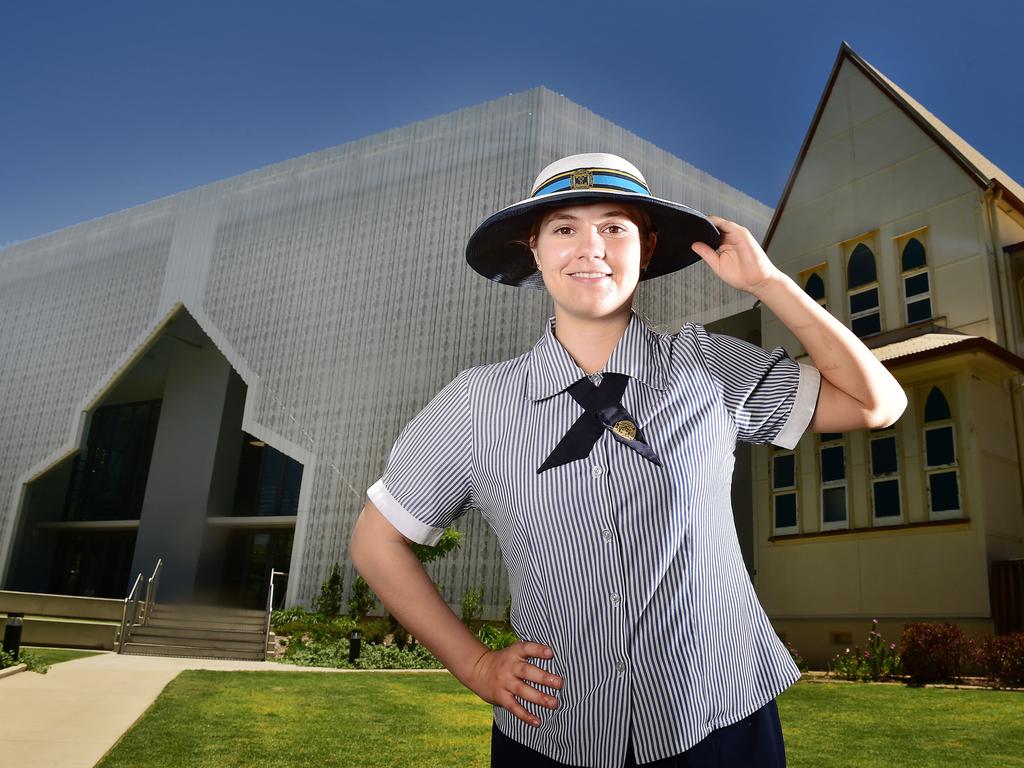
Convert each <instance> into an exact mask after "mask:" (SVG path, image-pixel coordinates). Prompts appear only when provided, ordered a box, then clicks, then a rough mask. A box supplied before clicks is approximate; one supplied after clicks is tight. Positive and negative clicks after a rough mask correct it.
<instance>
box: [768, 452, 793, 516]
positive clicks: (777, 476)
mask: <svg viewBox="0 0 1024 768" xmlns="http://www.w3.org/2000/svg"><path fill="white" fill-rule="evenodd" d="M771 451H772V453H771V471H772V519H773V523H774V529H775V533H776V534H787V533H796V532H797V530H798V527H797V503H796V502H797V500H796V494H797V492H796V476H797V469H796V454H795V453H794V452H793V451H787V450H786V449H784V448H783V449H780V448H776V447H775V446H772V449H771ZM780 489H781V490H780Z"/></svg>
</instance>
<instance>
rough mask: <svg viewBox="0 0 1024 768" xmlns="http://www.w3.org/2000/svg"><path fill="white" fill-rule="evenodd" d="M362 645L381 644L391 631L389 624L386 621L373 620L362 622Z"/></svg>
mask: <svg viewBox="0 0 1024 768" xmlns="http://www.w3.org/2000/svg"><path fill="white" fill-rule="evenodd" d="M362 627H363V645H364V646H365V645H367V644H369V643H381V644H382V643H383V642H384V636H385V635H387V634H388V633H389V632H390V631H391V624H390V622H389V621H388V620H387V619H373V620H371V621H364V622H363V625H362Z"/></svg>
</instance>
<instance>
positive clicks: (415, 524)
mask: <svg viewBox="0 0 1024 768" xmlns="http://www.w3.org/2000/svg"><path fill="white" fill-rule="evenodd" d="M366 495H367V496H369V498H370V501H372V502H373V504H374V506H375V507H377V509H379V510H380V513H381V514H382V515H384V517H386V518H387V520H388V522H389V523H391V524H392V525H393V526H395V528H397V529H398V531H399V532H401V533H403V534H405V536H406V537H407V538H410V539H412V540H413V541H415V542H418V543H420V544H425V545H426V546H428V547H433V546H436V545H437V542H438V541H440V539H441V534H443V533H444V528H435V527H434V526H432V525H427V524H426V523H423V522H421V521H419V520H417V519H416V518H415V517H413V516H412V515H411V514H409V512H408V511H407V510H406V509H405V507H403V506H402V505H401V504H399V503H398V502H397V501H396V500H395V497H394V496H392V495H391V491H389V490H388V489H387V488H386V487H385V485H384V478H381V479H380V480H378V481H377V482H376V483H374V484H373V485H371V486H370V487H369V488H368V489H367V490H366Z"/></svg>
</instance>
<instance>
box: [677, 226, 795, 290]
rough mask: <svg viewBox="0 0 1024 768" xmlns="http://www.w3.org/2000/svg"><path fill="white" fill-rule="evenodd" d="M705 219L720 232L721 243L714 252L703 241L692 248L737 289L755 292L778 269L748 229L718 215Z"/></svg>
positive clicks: (777, 272) (717, 273)
mask: <svg viewBox="0 0 1024 768" xmlns="http://www.w3.org/2000/svg"><path fill="white" fill-rule="evenodd" d="M708 220H709V221H710V222H711V223H712V224H714V225H715V226H716V227H718V231H719V232H721V233H722V242H721V245H720V246H719V247H718V250H717V251H716V250H715V249H713V248H712V247H711V246H710V245H708V244H707V243H699V242H698V243H694V244H693V250H694V252H695V253H696V254H697V255H698V256H700V257H701V258H702V259H704V261H706V262H707V263H708V266H710V267H711V269H713V270H714V271H715V274H716V275H718V276H719V277H720V278H721V279H722V280H724V281H725V282H726V283H728V284H729V285H731V286H732V287H733V288H738V289H739V290H741V291H748V292H749V293H755V294H756V292H757V290H758V289H759V288H760V287H762V286H764V285H766V284H767V283H768V281H769V280H770V279H771V278H772V277H773V276H774V275H776V274H779V270H778V268H777V267H776V266H775V265H774V264H772V263H771V261H770V260H769V259H768V255H767V254H766V253H765V252H764V250H763V249H762V248H761V245H760V243H758V242H757V240H755V239H754V236H753V235H752V234H750V231H749V230H748V229H747V228H746V227H743V226H740V225H739V224H737V223H736V222H734V221H729V220H728V219H723V218H721V217H720V216H708Z"/></svg>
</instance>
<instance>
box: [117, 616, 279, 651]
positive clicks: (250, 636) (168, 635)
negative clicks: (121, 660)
mask: <svg viewBox="0 0 1024 768" xmlns="http://www.w3.org/2000/svg"><path fill="white" fill-rule="evenodd" d="M266 631H267V612H266V611H255V610H246V609H243V608H220V607H217V606H210V605H160V604H157V605H155V606H154V607H153V609H152V612H151V613H150V615H149V618H148V620H147V621H146V623H145V624H144V625H138V624H136V625H134V626H132V627H131V628H130V629H129V630H128V634H127V637H126V638H125V644H124V648H123V650H122V653H128V654H134V655H137V656H184V657H187V658H194V659H248V660H250V661H264V660H266V658H267V653H268V645H269V644H268V643H267V640H266ZM272 641H273V638H271V642H272Z"/></svg>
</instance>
